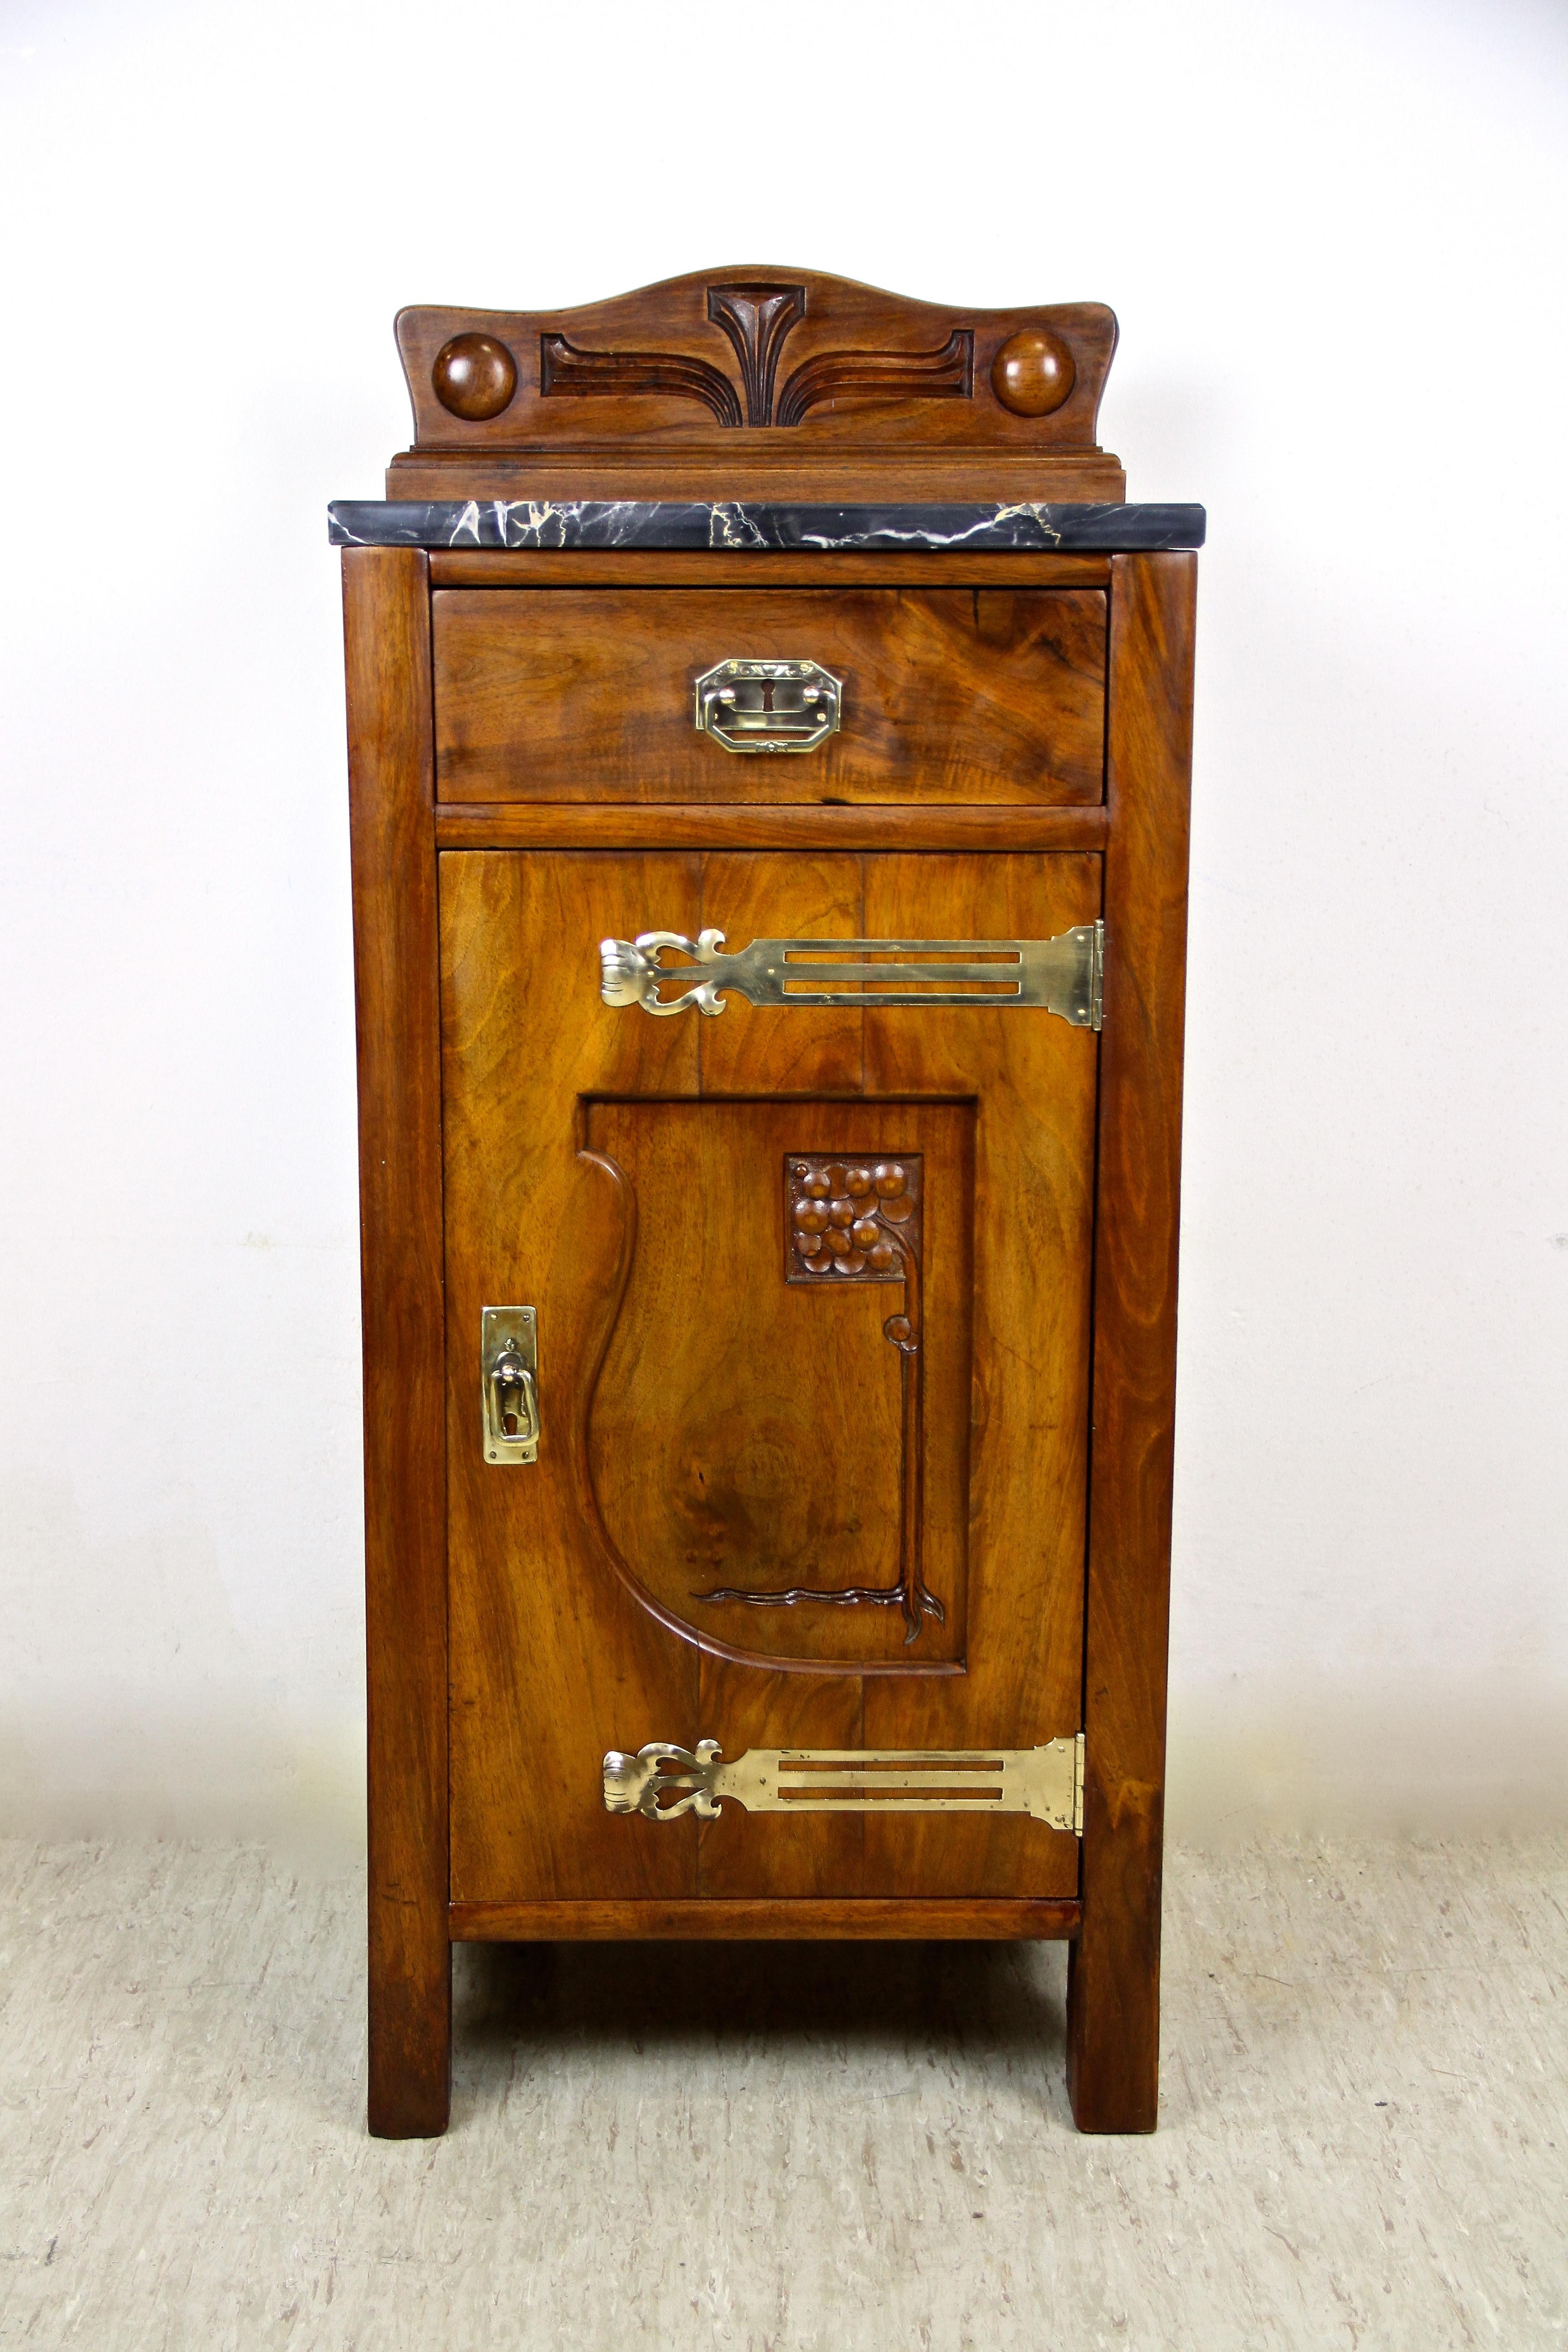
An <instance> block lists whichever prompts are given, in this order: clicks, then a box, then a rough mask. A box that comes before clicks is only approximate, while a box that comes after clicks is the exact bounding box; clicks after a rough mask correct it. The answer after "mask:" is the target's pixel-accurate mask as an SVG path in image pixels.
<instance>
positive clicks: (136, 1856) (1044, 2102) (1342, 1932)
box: [0, 1837, 1568, 2352]
mask: <svg viewBox="0 0 1568 2352" xmlns="http://www.w3.org/2000/svg"><path fill="white" fill-rule="evenodd" d="M0 1903H3V1915H0V1916H3V1918H4V1937H3V1944H4V1949H3V1958H0V2028H3V2033H0V2050H3V2053H4V2055H3V2057H0V2343H5V2344H13V2343H14V2344H18V2345H22V2344H26V2345H29V2346H38V2347H54V2346H63V2345H71V2346H77V2345H79V2346H82V2347H92V2352H99V2347H103V2352H258V2348H259V2352H267V2347H274V2346H277V2347H308V2352H348V2347H374V2352H400V2347H408V2352H414V2347H420V2352H423V2347H430V2352H471V2347H484V2352H500V2347H511V2346H514V2345H526V2346H528V2347H539V2352H553V2347H562V2352H567V2347H570V2352H631V2347H641V2346H644V2345H647V2346H650V2347H654V2346H657V2347H661V2352H662V2347H667V2346H670V2347H688V2346H690V2347H702V2346H709V2345H713V2346H719V2347H732V2352H895V2347H898V2352H901V2347H905V2346H908V2347H915V2348H916V2352H921V2347H923V2352H1041V2347H1050V2352H1109V2347H1115V2352H1460V2348H1461V2347H1487V2352H1536V2347H1546V2346H1552V2347H1561V2346H1562V2345H1563V2341H1564V2336H1565V2333H1568V2261H1565V2259H1564V2255H1563V2247H1564V2243H1565V2242H1568V2114H1565V2103H1564V2098H1563V2088H1564V2080H1565V2076H1568V2001H1565V1987H1564V1975H1565V1964H1568V1935H1565V1932H1564V1927H1565V1918H1564V1915H1565V1911H1568V1838H1563V1837H1557V1838H1555V1839H1552V1838H1540V1839H1536V1840H1532V1841H1530V1842H1521V1843H1514V1844H1493V1845H1484V1844H1477V1845H1470V1846H1464V1845H1450V1846H1432V1845H1428V1846H1402V1847H1396V1846H1391V1845H1386V1844H1378V1845H1373V1844H1371V1843H1364V1844H1344V1843H1336V1844H1331V1845H1330V1844H1293V1845H1285V1844H1282V1843H1275V1844H1273V1845H1271V1846H1269V1847H1268V1848H1267V1849H1261V1848H1254V1849H1247V1850H1244V1851H1242V1852H1240V1853H1228V1854H1226V1856H1225V1857H1224V1858H1223V1860H1219V1861H1215V1860H1209V1859H1205V1858H1203V1857H1201V1856H1198V1855H1194V1854H1192V1853H1181V1852H1179V1851H1178V1852H1176V1853H1173V1855H1172V1856H1171V1857H1170V1861H1169V1866H1168V1871H1167V1877H1166V1957H1165V1969H1164V1995H1165V2006H1164V2050H1165V2059H1164V2095H1163V2102H1162V2108H1161V2129H1160V2131H1159V2133H1158V2134H1157V2135H1156V2136H1155V2137H1153V2138H1152V2139H1125V2140H1116V2139H1088V2138H1080V2137H1078V2136H1077V2135H1076V2134H1075V2133H1074V2131H1073V2129H1072V2126H1071V2124H1070V2120H1069V2117H1068V2109H1067V2103H1066V2097H1065V2094H1064V2091H1063V2088H1062V2031H1063V2007H1062V2003H1063V1986H1064V1975H1065V1969H1064V1958H1065V1956H1064V1952H1063V1949H1062V1948H1061V1947H1059V1946H1044V1947H1036V1948H1030V1947H1018V1946H989V1947H987V1946H951V1945H947V1946H939V1947H932V1946H908V1947H896V1946H875V1945H872V1946H867V1945H854V1946H837V1947H833V1946H820V1945H819V1946H803V1947H796V1948H789V1947H777V1946H775V1947H772V1948H767V1947H757V1946H720V1947H716V1948H714V1947H710V1948H705V1949H701V1950H700V1949H698V1948H694V1947H691V1946H685V1947H679V1946H678V1947H670V1946H665V1947H658V1948H647V1947H644V1948H638V1949H636V1950H631V1949H627V1948H616V1947H612V1946H594V1947H587V1948H584V1947H577V1948H561V1949H558V1950H556V1951H553V1952H552V1951H549V1950H539V1949H533V1948H489V1949H486V1948H468V1949H466V1950H463V1951H460V1952H459V1954H458V2004H457V2053H458V2054H457V2070H456V2090H455V2098H454V2103H453V2121H452V2128H451V2131H450V2133H449V2134H448V2136H447V2138H446V2139H444V2140H437V2141H414V2142H405V2143H403V2144H389V2143H387V2142H384V2141H374V2140H371V2139H368V2138H367V2137H365V2136H364V2131H363V2068H364V2032H363V1966H362V1957H361V1939H362V1936H363V1882H362V1881H360V1880H359V1879H358V1878H357V1877H356V1878H350V1879H337V1880H326V1881H322V1880H311V1879H310V1878H308V1877H304V1876H300V1875H298V1874H293V1873H291V1872H290V1871H289V1869H287V1868H285V1867H283V1866H282V1865H280V1864H279V1863H278V1862H277V1861H276V1860H273V1859H270V1858H269V1857H268V1855H267V1853H264V1852H263V1851H262V1850H260V1849H258V1848H256V1847H236V1846H216V1845H215V1846H207V1847H193V1846H188V1845H156V1844H137V1843H124V1844H122V1845H110V1846H90V1845H69V1846H50V1847H37V1846H34V1845H31V1844H26V1843H19V1842H16V1843H11V1844H9V1845H8V1846H5V1847H4V1848H0Z"/></svg>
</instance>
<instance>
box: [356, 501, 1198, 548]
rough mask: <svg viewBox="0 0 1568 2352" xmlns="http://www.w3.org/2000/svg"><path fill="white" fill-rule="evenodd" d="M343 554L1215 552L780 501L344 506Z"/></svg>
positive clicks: (1051, 521)
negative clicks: (373, 550) (443, 550)
mask: <svg viewBox="0 0 1568 2352" xmlns="http://www.w3.org/2000/svg"><path fill="white" fill-rule="evenodd" d="M327 517H328V535H329V537H330V539H331V543H332V545H333V546H334V547H447V548H530V547H538V548H557V547H583V548H596V547H619V548H627V547H642V548H650V549H656V550H657V549H666V550H670V549H677V548H680V549H690V548H701V549H714V550H719V551H725V552H731V551H736V550H742V551H743V550H746V549H755V550H759V551H789V550H800V551H810V550H817V551H821V550H833V549H849V548H869V549H878V548H883V549H901V550H905V551H911V550H912V551H920V550H924V549H931V550H941V549H952V550H966V549H973V548H983V549H984V550H986V551H988V552H996V551H1006V550H1008V549H1012V550H1017V551H1046V552H1082V553H1096V554H1129V553H1133V552H1142V551H1145V550H1150V549H1159V548H1193V547H1201V546H1202V545H1203V543H1204V533H1205V520H1206V519H1205V513H1204V509H1203V508H1202V507H1197V506H1104V505H1090V504H1086V503H1075V502H1070V501H1061V502H1039V501H1026V502H1016V503H1012V504H1003V503H986V504H980V503H962V504H943V505H907V504H900V505H853V506H848V505H846V506H821V505H812V506H805V505H792V504H787V503H781V502H778V501H774V500H761V499H758V500H752V499H727V500H721V501H717V502H715V501H710V500H706V499H703V500H681V499H429V500H425V499H338V500H335V501H334V502H333V504H332V505H331V506H330V507H329V508H328V509H327Z"/></svg>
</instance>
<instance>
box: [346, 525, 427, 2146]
mask: <svg viewBox="0 0 1568 2352" xmlns="http://www.w3.org/2000/svg"><path fill="white" fill-rule="evenodd" d="M343 616H344V657H345V665H346V672H347V685H348V713H349V809H350V818H351V824H352V855H353V916H354V993H355V1006H356V1013H357V1021H358V1033H359V1141H360V1235H361V1248H362V1254H363V1342H364V1471H365V1477H364V1520H365V1528H364V1532H365V1644H366V1657H365V1664H366V1681H367V1699H368V1715H369V1748H370V1755H369V1764H370V1821H369V1839H370V1887H369V1927H370V2127H371V2130H372V2131H373V2132H375V2133H377V2134H379V2135H381V2136H383V2137H389V2138H404V2137H419V2136H423V2135H425V2134H427V2133H433V2132H439V2131H444V2130H445V2128H446V2125H447V2104H448V2084H449V2051H450V2042H451V1955H450V1949H449V1946H448V1941H447V1899H448V1888H447V1528H446V1457H445V1448H444V1445H443V1442H442V1433H443V1423H444V1411H445V1408H444V1401H443V1339H442V1299H441V1078H440V1045H439V1029H438V1013H437V940H436V856H435V782H434V764H433V758H432V746H431V716H430V714H431V688H430V614H429V592H428V583H427V574H426V559H425V557H424V555H423V554H422V553H420V552H419V551H416V550H412V549H382V548H375V549H371V548H364V549H354V550H352V551H349V552H348V553H347V554H345V555H344V557H343Z"/></svg>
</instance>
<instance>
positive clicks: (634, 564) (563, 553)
mask: <svg viewBox="0 0 1568 2352" xmlns="http://www.w3.org/2000/svg"><path fill="white" fill-rule="evenodd" d="M429 556H430V584H431V586H432V587H434V588H834V587H837V588H952V587H961V588H1107V587H1109V586H1110V557H1109V556H1107V555H1037V554H1031V553H1024V552H1020V553H1018V554H1007V555H1001V556H998V555H973V554H970V555H966V554H963V553H962V552H958V553H954V552H952V551H948V550H944V549H938V548H932V549H931V550H929V551H923V552H921V553H920V554H916V555H892V554H881V553H875V552H874V553H871V554H868V555H866V554H858V553H853V552H849V551H846V552H843V553H835V552H833V551H830V550H825V551H823V553H822V554H820V555H818V554H816V553H815V552H813V553H810V554H805V555H790V554H775V553H773V552H771V551H758V552H756V553H754V554H745V555H733V554H729V555H727V554H725V553H723V552H722V551H720V550H717V549H715V550H714V551H711V552H708V551H703V552H701V553H699V554H695V555H685V554H681V553H679V551H677V552H675V553H672V554H661V553H659V552H658V551H652V550H638V549H636V548H628V549H626V550H624V551H623V550H619V549H605V548H596V547H595V548H548V547H537V548H535V547H530V548H517V549H510V548H499V547H498V548H489V549H482V550H473V549H466V548H432V549H431V550H430V551H429Z"/></svg>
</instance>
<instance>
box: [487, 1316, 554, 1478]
mask: <svg viewBox="0 0 1568 2352" xmlns="http://www.w3.org/2000/svg"><path fill="white" fill-rule="evenodd" d="M538 1371H539V1334H538V1329H537V1326H536V1324H535V1320H534V1313H533V1309H532V1307H486V1308H485V1309H484V1312H483V1314H482V1316H481V1317H480V1320H479V1374H480V1377H479V1389H480V1394H481V1397H482V1400H483V1403H482V1423H483V1428H484V1433H485V1460H486V1461H487V1462H495V1463H499V1464H501V1465H506V1464H509V1463H510V1464H515V1463H520V1462H537V1461H538V1459H539V1384H538V1377H537V1376H538Z"/></svg>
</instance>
